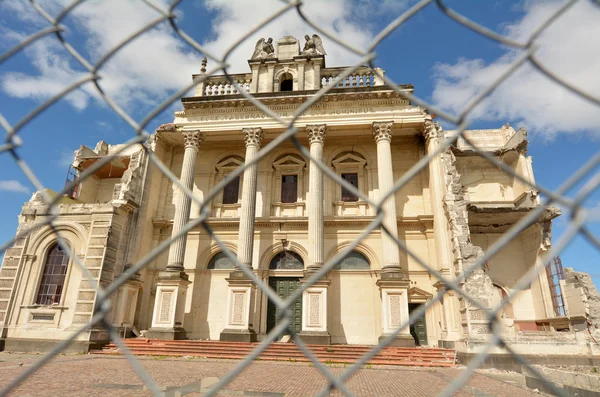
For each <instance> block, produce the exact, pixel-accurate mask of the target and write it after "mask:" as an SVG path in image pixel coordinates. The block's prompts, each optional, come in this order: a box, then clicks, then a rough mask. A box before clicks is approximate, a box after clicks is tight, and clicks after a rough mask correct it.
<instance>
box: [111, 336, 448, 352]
mask: <svg viewBox="0 0 600 397" xmlns="http://www.w3.org/2000/svg"><path fill="white" fill-rule="evenodd" d="M125 343H126V344H127V345H128V346H146V345H148V344H152V345H153V346H163V345H164V346H178V345H181V346H206V347H209V346H213V347H219V348H228V347H232V348H236V347H239V348H242V347H245V348H249V349H252V348H255V347H256V346H258V345H260V343H244V342H220V341H195V340H183V341H181V340H180V341H163V340H160V341H159V340H147V339H125ZM110 346H113V347H114V345H113V344H111V345H110ZM307 346H308V347H309V348H310V349H311V350H312V351H321V350H322V351H328V350H335V351H362V352H368V351H370V350H371V349H373V348H374V347H375V346H365V345H327V346H325V345H307ZM269 348H272V349H297V347H296V345H295V344H294V343H278V342H275V343H271V345H270V346H269ZM385 350H386V351H395V352H399V353H405V352H406V353H411V352H415V351H416V352H423V353H426V354H429V353H440V354H448V355H454V350H451V349H440V348H428V347H427V348H420V347H413V348H411V347H393V346H392V347H386V348H385Z"/></svg>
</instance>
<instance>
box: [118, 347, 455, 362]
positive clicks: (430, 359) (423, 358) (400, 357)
mask: <svg viewBox="0 0 600 397" xmlns="http://www.w3.org/2000/svg"><path fill="white" fill-rule="evenodd" d="M106 350H110V349H109V348H107V349H106ZM130 350H131V352H132V353H133V354H146V353H154V352H165V351H168V352H172V353H178V354H180V355H191V354H194V355H204V354H236V355H242V356H245V355H248V354H250V353H251V350H245V349H226V350H221V349H194V348H174V347H165V346H147V347H145V348H131V349H130ZM313 353H314V352H313ZM316 355H317V356H318V357H325V358H344V359H351V360H353V361H354V360H358V359H359V358H360V357H362V356H363V355H364V353H353V352H338V353H336V352H327V353H316ZM262 356H274V357H291V358H298V357H304V353H303V352H302V351H300V350H294V351H278V350H269V349H266V350H265V351H264V352H263V353H262V354H261V357H262ZM375 357H376V358H378V359H389V360H412V361H423V362H448V361H453V360H454V356H452V357H447V356H441V355H435V356H431V355H429V356H428V355H422V354H421V355H420V354H407V355H395V354H386V353H385V352H384V353H383V354H378V355H377V356H375Z"/></svg>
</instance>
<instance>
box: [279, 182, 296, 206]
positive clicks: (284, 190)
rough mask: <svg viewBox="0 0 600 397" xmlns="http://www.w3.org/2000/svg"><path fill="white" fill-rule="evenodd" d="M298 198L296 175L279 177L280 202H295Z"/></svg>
mask: <svg viewBox="0 0 600 397" xmlns="http://www.w3.org/2000/svg"><path fill="white" fill-rule="evenodd" d="M297 200H298V175H283V176H282V177H281V202H282V203H295V202H296V201H297Z"/></svg>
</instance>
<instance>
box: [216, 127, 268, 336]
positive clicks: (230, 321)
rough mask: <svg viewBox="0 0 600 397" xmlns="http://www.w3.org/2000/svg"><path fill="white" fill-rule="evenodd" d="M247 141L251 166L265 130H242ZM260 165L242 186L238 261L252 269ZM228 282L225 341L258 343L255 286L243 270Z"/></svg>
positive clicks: (248, 173)
mask: <svg viewBox="0 0 600 397" xmlns="http://www.w3.org/2000/svg"><path fill="white" fill-rule="evenodd" d="M242 132H243V134H244V140H245V141H246V160H245V162H246V163H248V162H250V161H252V159H253V158H254V157H255V156H256V153H257V152H258V149H259V148H260V143H261V142H262V137H263V135H262V128H244V129H242ZM257 178H258V164H252V165H249V166H246V168H245V169H244V182H243V185H242V207H241V208H240V228H239V243H238V253H237V258H238V261H239V262H240V263H241V264H242V266H246V267H249V268H252V256H253V248H254V222H255V215H256V183H257ZM227 281H228V284H229V285H228V288H229V293H228V300H227V313H228V317H227V325H226V326H225V329H224V330H223V331H222V332H221V336H220V339H221V340H224V341H237V342H251V341H255V340H256V332H255V331H254V330H253V327H252V324H251V323H250V321H249V318H250V307H251V306H250V302H252V300H253V298H254V286H253V285H252V282H251V281H250V280H249V279H248V278H247V277H246V276H245V274H243V273H242V272H241V271H234V272H232V273H231V274H230V276H229V278H228V279H227Z"/></svg>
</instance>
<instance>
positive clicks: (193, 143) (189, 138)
mask: <svg viewBox="0 0 600 397" xmlns="http://www.w3.org/2000/svg"><path fill="white" fill-rule="evenodd" d="M181 135H182V136H183V146H184V147H185V148H186V149H187V148H194V149H198V148H199V147H200V144H201V143H202V142H204V134H203V133H202V132H200V130H195V131H181Z"/></svg>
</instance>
